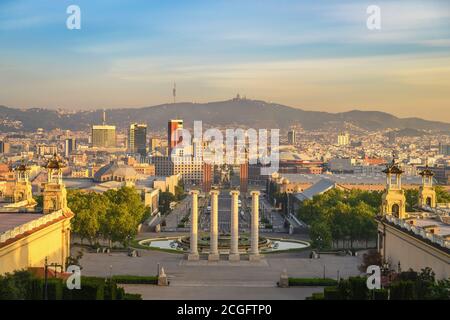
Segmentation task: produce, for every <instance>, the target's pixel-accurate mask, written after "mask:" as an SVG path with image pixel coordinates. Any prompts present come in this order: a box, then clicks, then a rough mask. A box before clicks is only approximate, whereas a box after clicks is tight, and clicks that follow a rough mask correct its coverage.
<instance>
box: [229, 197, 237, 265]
mask: <svg viewBox="0 0 450 320" xmlns="http://www.w3.org/2000/svg"><path fill="white" fill-rule="evenodd" d="M230 195H231V246H230V255H229V256H228V259H229V260H230V261H239V259H240V257H239V202H238V201H239V191H238V190H232V191H231V192H230Z"/></svg>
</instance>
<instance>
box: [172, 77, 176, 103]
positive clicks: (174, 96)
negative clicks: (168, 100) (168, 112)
mask: <svg viewBox="0 0 450 320" xmlns="http://www.w3.org/2000/svg"><path fill="white" fill-rule="evenodd" d="M172 95H173V103H175V102H176V98H177V84H176V83H175V82H174V83H173V90H172Z"/></svg>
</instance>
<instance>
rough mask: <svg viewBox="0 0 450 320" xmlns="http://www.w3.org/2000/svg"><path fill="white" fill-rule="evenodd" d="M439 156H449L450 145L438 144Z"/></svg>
mask: <svg viewBox="0 0 450 320" xmlns="http://www.w3.org/2000/svg"><path fill="white" fill-rule="evenodd" d="M439 154H442V155H444V156H450V144H443V143H439Z"/></svg>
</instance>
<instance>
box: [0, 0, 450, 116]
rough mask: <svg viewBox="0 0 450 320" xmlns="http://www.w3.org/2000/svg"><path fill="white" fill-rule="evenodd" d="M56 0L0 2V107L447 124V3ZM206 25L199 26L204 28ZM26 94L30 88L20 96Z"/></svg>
mask: <svg viewBox="0 0 450 320" xmlns="http://www.w3.org/2000/svg"><path fill="white" fill-rule="evenodd" d="M71 4H72V3H70V2H68V1H61V3H58V4H57V5H55V4H54V3H52V2H51V1H40V5H39V6H38V5H36V3H33V2H31V1H15V2H12V1H3V2H2V3H1V4H0V18H1V19H0V21H1V22H0V43H2V44H3V46H2V50H1V52H0V59H1V61H2V63H1V64H0V72H1V73H2V75H4V76H3V77H2V79H0V85H1V87H2V89H1V91H0V96H1V101H0V104H1V105H5V106H9V107H44V108H53V109H54V108H62V109H100V108H104V107H107V108H119V107H144V106H152V105H159V104H164V103H170V102H172V100H173V97H172V88H173V82H176V83H177V101H188V102H192V101H194V102H208V101H218V100H226V99H229V98H230V97H232V96H234V95H235V94H236V93H238V92H239V93H241V95H245V96H247V97H248V98H251V99H260V100H265V101H274V102H277V103H281V104H285V105H288V106H292V107H296V108H301V109H303V110H313V111H328V112H333V113H335V112H342V111H349V110H354V109H358V110H375V111H383V112H388V113H391V114H394V115H396V116H398V117H421V118H424V119H430V120H440V121H446V122H450V118H449V114H448V112H447V110H448V101H449V98H450V94H449V93H448V92H447V91H448V90H447V89H448V87H449V86H450V72H449V69H448V67H446V66H448V65H450V58H449V52H450V31H449V30H450V28H449V21H450V19H449V17H450V14H449V12H450V10H448V3H446V2H444V1H429V2H426V3H425V2H421V1H412V2H409V3H408V4H407V5H406V4H404V3H402V2H399V1H390V2H386V1H382V2H379V3H377V5H379V6H380V8H381V30H373V31H371V30H368V29H367V27H366V19H367V17H368V15H367V13H366V9H367V7H368V6H369V5H371V4H372V3H370V2H366V1H363V2H357V1H344V2H339V3H338V2H324V1H320V2H318V3H315V4H311V3H308V2H305V1H282V2H279V1H277V2H275V1H263V2H260V1H258V2H257V3H256V2H255V1H246V2H244V3H243V2H242V1H240V2H238V1H226V2H224V1H216V2H210V1H209V2H206V1H190V2H189V3H183V2H178V1H177V2H176V4H175V3H166V2H162V1H151V2H139V1H135V2H133V4H134V5H133V6H129V7H123V6H121V3H120V1H109V2H101V1H100V2H96V3H90V2H87V1H78V2H77V3H76V4H77V5H79V6H80V8H81V19H82V20H81V21H82V23H81V27H82V28H81V30H68V29H67V28H66V26H65V23H66V19H67V17H68V15H67V14H66V8H67V7H68V6H69V5H71ZM205 31H206V32H205ZM24 92H26V94H24Z"/></svg>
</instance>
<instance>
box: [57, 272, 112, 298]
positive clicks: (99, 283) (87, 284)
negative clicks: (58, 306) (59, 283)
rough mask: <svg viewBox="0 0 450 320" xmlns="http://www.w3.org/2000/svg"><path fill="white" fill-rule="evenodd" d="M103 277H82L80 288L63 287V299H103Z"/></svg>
mask: <svg viewBox="0 0 450 320" xmlns="http://www.w3.org/2000/svg"><path fill="white" fill-rule="evenodd" d="M104 299H105V279H104V278H95V277H82V278H81V290H76V289H74V290H69V289H67V287H64V300H104Z"/></svg>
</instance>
